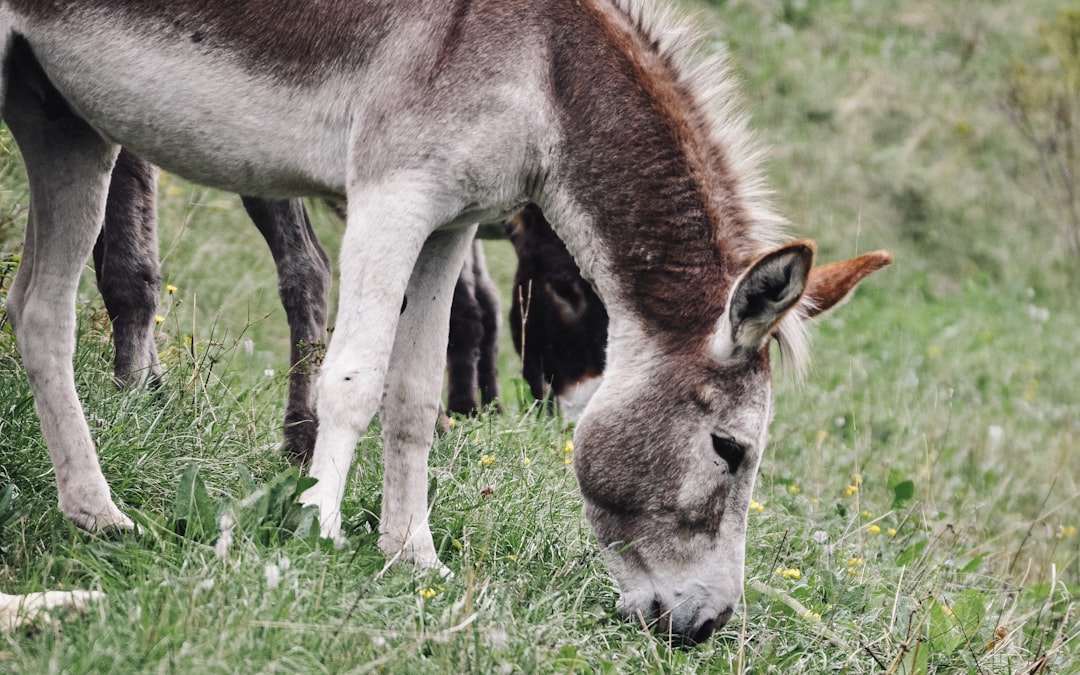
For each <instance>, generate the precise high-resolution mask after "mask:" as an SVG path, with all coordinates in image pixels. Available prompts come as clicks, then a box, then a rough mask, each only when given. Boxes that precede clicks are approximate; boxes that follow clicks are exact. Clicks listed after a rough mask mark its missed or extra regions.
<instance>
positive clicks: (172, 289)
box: [165, 284, 180, 295]
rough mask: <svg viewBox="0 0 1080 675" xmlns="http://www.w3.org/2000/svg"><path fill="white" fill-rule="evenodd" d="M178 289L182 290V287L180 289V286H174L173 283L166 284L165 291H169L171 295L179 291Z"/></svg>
mask: <svg viewBox="0 0 1080 675" xmlns="http://www.w3.org/2000/svg"><path fill="white" fill-rule="evenodd" d="M178 290H180V289H179V288H177V287H176V286H173V285H172V284H166V285H165V291H166V292H167V293H168V294H169V295H172V294H173V293H175V292H177V291H178Z"/></svg>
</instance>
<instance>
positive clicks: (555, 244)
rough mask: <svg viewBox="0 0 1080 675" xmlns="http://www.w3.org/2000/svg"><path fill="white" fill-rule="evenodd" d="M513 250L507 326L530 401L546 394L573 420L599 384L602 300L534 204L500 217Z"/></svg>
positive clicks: (604, 321) (605, 326) (603, 344)
mask: <svg viewBox="0 0 1080 675" xmlns="http://www.w3.org/2000/svg"><path fill="white" fill-rule="evenodd" d="M506 229H507V232H508V233H509V235H510V241H511V242H512V243H513V245H514V251H515V252H516V253H517V256H518V267H517V272H515V274H514V287H513V293H512V295H511V299H510V334H511V337H512V339H513V342H514V349H516V350H517V353H518V354H520V355H521V370H522V375H523V376H524V377H525V381H526V382H527V383H528V384H529V390H530V391H531V392H532V395H533V398H535V399H536V400H537V401H548V400H549V398H550V397H553V398H554V400H555V401H556V402H557V403H558V405H559V409H560V410H561V411H562V414H563V415H564V416H566V417H567V418H568V419H570V420H572V421H577V420H578V419H579V418H580V417H581V413H582V412H583V411H584V409H585V404H587V403H588V402H589V399H590V398H591V397H592V394H593V392H595V391H596V389H597V387H599V386H600V382H601V381H602V379H603V378H602V374H603V372H604V350H605V349H606V347H607V331H608V316H607V312H606V311H605V310H604V304H603V303H602V302H601V301H600V297H599V296H597V295H596V291H594V290H593V288H592V286H590V285H589V282H587V281H585V279H583V278H582V277H581V270H579V269H578V266H577V264H576V263H575V262H574V258H573V256H571V255H570V252H569V251H567V250H566V246H565V245H564V244H563V243H562V240H561V239H559V236H558V235H557V234H555V231H554V230H553V229H551V224H550V223H548V222H547V220H545V219H544V215H543V214H542V213H541V212H540V209H539V208H538V207H537V206H536V205H535V204H529V205H528V206H526V207H525V208H524V209H522V211H521V213H518V214H516V215H514V216H511V217H510V218H509V219H508V220H507V221H506Z"/></svg>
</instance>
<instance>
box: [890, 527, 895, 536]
mask: <svg viewBox="0 0 1080 675" xmlns="http://www.w3.org/2000/svg"><path fill="white" fill-rule="evenodd" d="M889 536H890V537H895V536H896V528H895V527H890V528H889Z"/></svg>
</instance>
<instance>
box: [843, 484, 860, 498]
mask: <svg viewBox="0 0 1080 675" xmlns="http://www.w3.org/2000/svg"><path fill="white" fill-rule="evenodd" d="M858 491H859V486H858V485H849V486H847V487H846V488H844V496H845V497H850V496H851V495H853V494H855V493H856V492H858Z"/></svg>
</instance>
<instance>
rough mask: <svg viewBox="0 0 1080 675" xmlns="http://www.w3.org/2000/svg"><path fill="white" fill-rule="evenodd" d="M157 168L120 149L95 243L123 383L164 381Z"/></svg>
mask: <svg viewBox="0 0 1080 675" xmlns="http://www.w3.org/2000/svg"><path fill="white" fill-rule="evenodd" d="M157 182H158V169H157V167H156V166H154V165H153V164H150V163H149V162H145V161H143V160H141V159H139V158H138V157H136V156H134V155H132V154H131V153H129V152H127V151H125V150H121V151H120V156H119V157H117V159H116V167H115V168H114V169H113V173H112V182H111V183H110V185H109V199H108V202H107V203H106V206H105V222H104V224H103V225H102V228H101V234H100V235H99V236H98V239H97V243H96V244H95V245H94V272H95V274H96V275H97V284H98V290H100V291H101V297H102V298H103V299H104V300H105V308H106V309H107V310H108V312H109V319H110V320H111V321H112V332H113V346H114V348H115V351H116V356H115V361H114V363H113V372H114V374H115V377H116V383H117V385H119V386H122V387H123V386H136V385H139V384H142V383H143V382H145V381H147V380H149V381H150V382H151V383H156V382H158V381H159V380H160V379H161V364H160V363H159V362H158V353H157V345H156V344H155V342H154V314H155V312H156V311H157V303H158V295H159V293H160V291H161V264H160V263H159V262H158V237H157Z"/></svg>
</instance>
